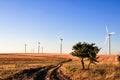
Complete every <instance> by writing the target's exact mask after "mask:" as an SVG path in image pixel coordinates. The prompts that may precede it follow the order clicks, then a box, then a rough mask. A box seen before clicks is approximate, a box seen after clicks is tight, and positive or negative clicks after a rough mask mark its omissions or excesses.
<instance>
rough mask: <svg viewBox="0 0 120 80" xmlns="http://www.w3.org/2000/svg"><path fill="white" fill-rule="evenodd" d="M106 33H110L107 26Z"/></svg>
mask: <svg viewBox="0 0 120 80" xmlns="http://www.w3.org/2000/svg"><path fill="white" fill-rule="evenodd" d="M106 32H107V34H108V33H109V31H108V28H107V26H106Z"/></svg>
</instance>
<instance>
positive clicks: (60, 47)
mask: <svg viewBox="0 0 120 80" xmlns="http://www.w3.org/2000/svg"><path fill="white" fill-rule="evenodd" d="M62 41H63V39H62V38H60V54H62Z"/></svg>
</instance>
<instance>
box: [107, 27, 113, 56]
mask: <svg viewBox="0 0 120 80" xmlns="http://www.w3.org/2000/svg"><path fill="white" fill-rule="evenodd" d="M106 32H107V36H106V40H105V43H106V41H107V40H108V53H109V54H111V40H110V39H111V38H110V37H111V35H113V34H115V32H109V31H108V28H107V26H106Z"/></svg>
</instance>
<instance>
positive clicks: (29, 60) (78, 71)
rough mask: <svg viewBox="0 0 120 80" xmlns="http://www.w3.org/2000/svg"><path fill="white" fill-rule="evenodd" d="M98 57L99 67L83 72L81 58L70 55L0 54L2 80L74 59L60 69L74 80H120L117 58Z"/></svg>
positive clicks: (92, 66)
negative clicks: (33, 69) (28, 70)
mask: <svg viewBox="0 0 120 80" xmlns="http://www.w3.org/2000/svg"><path fill="white" fill-rule="evenodd" d="M98 56H99V59H98V61H99V63H97V65H91V67H90V70H82V68H81V64H80V60H79V58H77V57H73V56H71V55H69V54H0V78H5V77H7V76H9V75H12V74H15V73H17V72H19V71H21V70H24V69H28V68H33V67H43V66H49V65H57V64H58V63H59V62H62V61H64V60H66V59H72V60H73V61H71V62H68V63H65V64H63V65H62V67H61V68H60V69H61V70H62V72H63V73H64V74H65V75H67V76H68V77H70V78H71V79H72V80H119V79H120V65H118V61H117V56H116V55H98ZM86 62H87V61H86ZM85 65H87V64H85Z"/></svg>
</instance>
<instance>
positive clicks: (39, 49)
mask: <svg viewBox="0 0 120 80" xmlns="http://www.w3.org/2000/svg"><path fill="white" fill-rule="evenodd" d="M39 53H40V42H38V54H39Z"/></svg>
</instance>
